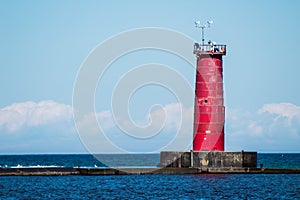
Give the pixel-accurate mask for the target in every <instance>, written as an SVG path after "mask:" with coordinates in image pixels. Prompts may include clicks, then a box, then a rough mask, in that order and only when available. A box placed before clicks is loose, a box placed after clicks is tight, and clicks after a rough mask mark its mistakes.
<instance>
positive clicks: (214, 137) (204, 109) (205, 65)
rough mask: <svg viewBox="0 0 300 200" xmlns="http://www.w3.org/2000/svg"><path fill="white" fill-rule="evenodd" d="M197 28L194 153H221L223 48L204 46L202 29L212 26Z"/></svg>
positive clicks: (208, 24)
mask: <svg viewBox="0 0 300 200" xmlns="http://www.w3.org/2000/svg"><path fill="white" fill-rule="evenodd" d="M195 23H196V27H198V28H201V29H202V43H201V44H198V43H195V46H194V54H195V55H196V57H197V73H196V85H195V88H196V89H195V104H194V140H193V150H194V151H224V122H225V107H224V98H223V66H222V57H223V56H224V55H226V45H217V44H215V43H214V42H211V41H209V42H208V43H207V44H204V28H206V27H209V26H210V24H211V23H212V22H211V21H208V22H207V25H204V26H201V25H200V22H195Z"/></svg>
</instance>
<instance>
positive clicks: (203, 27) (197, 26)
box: [195, 21, 213, 46]
mask: <svg viewBox="0 0 300 200" xmlns="http://www.w3.org/2000/svg"><path fill="white" fill-rule="evenodd" d="M212 23H213V21H207V22H206V23H205V24H204V25H201V22H200V21H195V27H196V28H201V32H202V39H201V41H202V46H204V29H205V28H209V27H210V25H211V24H212Z"/></svg>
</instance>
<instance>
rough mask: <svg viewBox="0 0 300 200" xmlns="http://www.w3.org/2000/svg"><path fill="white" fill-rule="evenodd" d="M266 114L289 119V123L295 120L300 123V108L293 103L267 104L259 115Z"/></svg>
mask: <svg viewBox="0 0 300 200" xmlns="http://www.w3.org/2000/svg"><path fill="white" fill-rule="evenodd" d="M266 112H267V113H270V114H274V115H277V117H285V118H288V120H289V121H290V120H292V119H293V118H295V119H297V120H299V122H300V106H296V105H294V104H291V103H278V104H275V103H274V104H265V105H264V106H263V107H262V108H261V109H260V110H259V113H266Z"/></svg>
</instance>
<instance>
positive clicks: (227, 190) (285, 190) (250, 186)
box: [0, 154, 300, 199]
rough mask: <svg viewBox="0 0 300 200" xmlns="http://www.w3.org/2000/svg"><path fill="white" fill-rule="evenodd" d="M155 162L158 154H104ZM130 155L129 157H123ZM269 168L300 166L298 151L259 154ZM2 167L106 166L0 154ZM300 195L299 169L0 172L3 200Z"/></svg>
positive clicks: (121, 160)
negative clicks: (199, 172) (90, 173)
mask: <svg viewBox="0 0 300 200" xmlns="http://www.w3.org/2000/svg"><path fill="white" fill-rule="evenodd" d="M108 158H111V159H114V162H113V163H114V164H115V165H116V166H117V165H119V166H124V165H127V166H128V164H129V163H131V164H133V165H134V166H155V165H156V164H157V163H158V162H159V155H158V154H149V155H148V154H147V155H114V156H111V155H103V159H108ZM126 159H128V160H127V161H128V162H125V160H126ZM258 163H263V164H264V166H265V167H276V168H300V154H259V155H258ZM0 165H1V166H2V167H17V166H19V167H21V166H23V167H24V166H66V167H77V166H78V165H80V166H81V167H96V166H97V167H101V166H102V167H104V166H105V165H103V164H102V163H100V162H99V161H98V160H97V159H95V158H94V157H93V156H91V155H9V156H3V155H2V156H0ZM50 198H51V199H53V198H54V199H121V198H122V199H300V174H230V175H120V176H2V177H0V199H50Z"/></svg>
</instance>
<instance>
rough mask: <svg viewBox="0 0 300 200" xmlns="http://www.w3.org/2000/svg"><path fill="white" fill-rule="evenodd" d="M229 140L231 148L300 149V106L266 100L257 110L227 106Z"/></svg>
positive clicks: (227, 135) (227, 139) (227, 133)
mask: <svg viewBox="0 0 300 200" xmlns="http://www.w3.org/2000/svg"><path fill="white" fill-rule="evenodd" d="M226 110H227V112H226V133H225V135H226V137H227V138H226V141H227V145H228V147H229V149H230V150H240V149H244V148H245V149H252V150H256V151H299V150H300V148H299V144H298V143H299V140H300V107H299V106H296V105H294V104H291V103H278V104H275V103H273V104H265V105H263V106H262V108H261V109H259V110H258V111H257V112H252V113H251V112H247V111H241V110H237V109H230V108H227V109H226Z"/></svg>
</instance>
